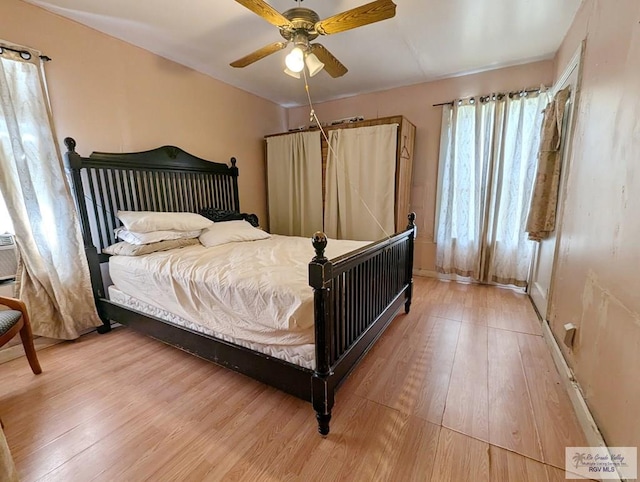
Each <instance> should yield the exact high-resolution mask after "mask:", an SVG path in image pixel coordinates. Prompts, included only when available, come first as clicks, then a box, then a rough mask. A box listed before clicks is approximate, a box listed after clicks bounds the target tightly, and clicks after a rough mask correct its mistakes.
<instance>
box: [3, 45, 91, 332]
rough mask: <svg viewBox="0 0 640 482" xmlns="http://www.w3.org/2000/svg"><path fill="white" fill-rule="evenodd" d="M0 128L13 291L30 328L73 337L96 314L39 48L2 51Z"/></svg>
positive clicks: (88, 326) (85, 327)
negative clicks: (14, 260) (14, 252)
mask: <svg viewBox="0 0 640 482" xmlns="http://www.w3.org/2000/svg"><path fill="white" fill-rule="evenodd" d="M0 134H2V135H0V172H1V174H2V175H1V176H0V192H1V193H2V196H3V197H4V200H5V202H6V203H7V208H8V210H9V212H10V214H11V218H12V221H13V225H14V229H15V236H16V244H17V246H18V251H19V254H20V258H21V262H20V267H19V271H18V280H17V281H18V282H17V295H18V297H19V298H21V299H22V300H23V301H24V302H25V303H26V305H27V307H28V309H29V314H30V317H31V324H32V328H33V332H34V333H35V334H36V335H40V336H46V337H49V338H58V339H74V338H77V337H78V336H80V335H81V334H82V331H83V330H85V329H87V328H90V327H95V326H99V325H100V324H101V322H100V320H99V319H98V315H97V313H96V310H95V304H94V301H93V295H92V293H91V283H90V278H89V269H88V267H87V261H86V258H85V255H84V249H83V243H82V238H81V235H80V230H79V226H78V220H77V218H76V212H75V207H74V204H73V200H72V198H71V193H70V191H69V187H68V185H67V182H66V178H65V175H64V170H63V168H62V163H61V159H60V155H59V152H58V149H57V145H56V142H55V137H54V134H53V124H52V122H51V117H50V112H49V104H48V100H47V95H46V89H45V83H44V76H43V73H42V70H41V67H40V59H39V58H38V53H37V52H34V53H33V54H32V55H31V59H30V60H24V59H22V58H21V57H20V56H17V55H12V54H11V52H9V51H6V50H5V52H4V53H3V54H2V55H1V56H0Z"/></svg>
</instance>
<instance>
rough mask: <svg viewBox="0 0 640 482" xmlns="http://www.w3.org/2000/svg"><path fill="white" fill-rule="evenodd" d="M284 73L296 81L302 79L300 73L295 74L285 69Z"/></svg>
mask: <svg viewBox="0 0 640 482" xmlns="http://www.w3.org/2000/svg"><path fill="white" fill-rule="evenodd" d="M284 73H285V74H287V75H289V76H291V77H293V78H294V79H299V78H300V72H294V71H292V70H289V68H285V69H284Z"/></svg>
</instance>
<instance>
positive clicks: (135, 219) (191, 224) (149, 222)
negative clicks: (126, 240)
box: [117, 211, 213, 233]
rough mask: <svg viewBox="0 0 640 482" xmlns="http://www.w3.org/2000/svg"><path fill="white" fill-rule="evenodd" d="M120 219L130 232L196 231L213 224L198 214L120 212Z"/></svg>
mask: <svg viewBox="0 0 640 482" xmlns="http://www.w3.org/2000/svg"><path fill="white" fill-rule="evenodd" d="M117 216H118V219H119V220H120V221H122V224H124V227H125V228H126V229H127V230H128V231H134V232H136V233H148V232H150V231H170V230H173V231H195V230H196V229H204V228H206V227H208V226H211V225H212V224H213V221H211V220H209V219H207V218H205V217H204V216H200V215H199V214H196V213H158V212H153V211H118V214H117Z"/></svg>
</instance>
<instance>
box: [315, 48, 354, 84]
mask: <svg viewBox="0 0 640 482" xmlns="http://www.w3.org/2000/svg"><path fill="white" fill-rule="evenodd" d="M310 49H311V52H312V53H314V54H315V55H316V57H318V59H319V60H320V62H322V63H323V64H324V70H326V71H327V73H328V74H329V75H330V76H331V77H333V78H336V77H342V76H343V75H344V74H346V73H347V68H346V67H345V66H344V65H342V63H341V62H340V61H339V60H338V59H336V58H335V57H334V56H333V55H332V54H331V52H329V51H328V50H327V49H325V48H324V47H323V46H322V45H320V44H317V43H316V44H311V46H310Z"/></svg>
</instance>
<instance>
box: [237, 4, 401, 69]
mask: <svg viewBox="0 0 640 482" xmlns="http://www.w3.org/2000/svg"><path fill="white" fill-rule="evenodd" d="M236 2H238V3H239V4H241V5H242V6H244V7H246V8H248V9H249V10H251V11H252V12H253V13H255V14H257V15H259V16H260V17H262V18H263V19H265V20H266V21H267V22H269V23H270V24H272V25H274V26H276V27H278V29H279V30H280V35H281V36H282V37H283V38H284V39H285V42H274V43H272V44H269V45H266V46H264V47H262V48H260V49H258V50H256V51H254V52H252V53H250V54H249V55H246V56H244V57H242V58H241V59H238V60H236V61H234V62H231V66H232V67H239V68H241V67H246V66H247V65H250V64H252V63H254V62H256V61H258V60H260V59H263V58H264V57H267V56H268V55H271V54H273V53H276V52H278V51H279V50H282V49H284V48H285V47H286V46H287V45H288V44H289V43H293V44H294V45H295V46H296V47H300V48H302V49H303V50H304V51H305V52H306V53H307V54H314V55H315V56H316V57H317V58H318V59H319V60H320V62H321V64H320V66H321V67H322V64H324V69H325V70H326V71H327V73H328V74H329V75H331V76H332V77H341V76H342V75H344V74H346V73H347V68H346V67H345V66H344V65H343V64H342V63H341V62H340V61H339V60H338V59H336V58H335V57H334V56H333V55H332V54H331V53H330V52H329V51H328V50H327V49H326V48H324V47H323V46H322V45H321V44H319V43H313V44H311V43H310V41H311V40H315V39H316V38H318V36H319V35H331V34H334V33H339V32H344V31H346V30H351V29H354V28H357V27H362V26H364V25H368V24H370V23H375V22H380V21H381V20H386V19H388V18H391V17H393V16H395V14H396V5H395V4H394V3H393V1H392V0H376V1H374V2H371V3H367V4H366V5H361V6H359V7H356V8H353V9H351V10H347V11H346V12H342V13H339V14H337V15H333V16H331V17H328V18H325V19H324V20H320V17H319V16H318V14H317V13H316V12H314V11H313V10H311V9H309V8H304V7H300V6H299V5H300V4H299V2H298V6H297V7H295V8H291V9H289V10H287V11H285V12H283V13H280V12H278V11H277V10H275V9H274V8H273V7H272V6H271V5H269V4H268V3H266V2H265V1H264V0H236Z"/></svg>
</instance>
